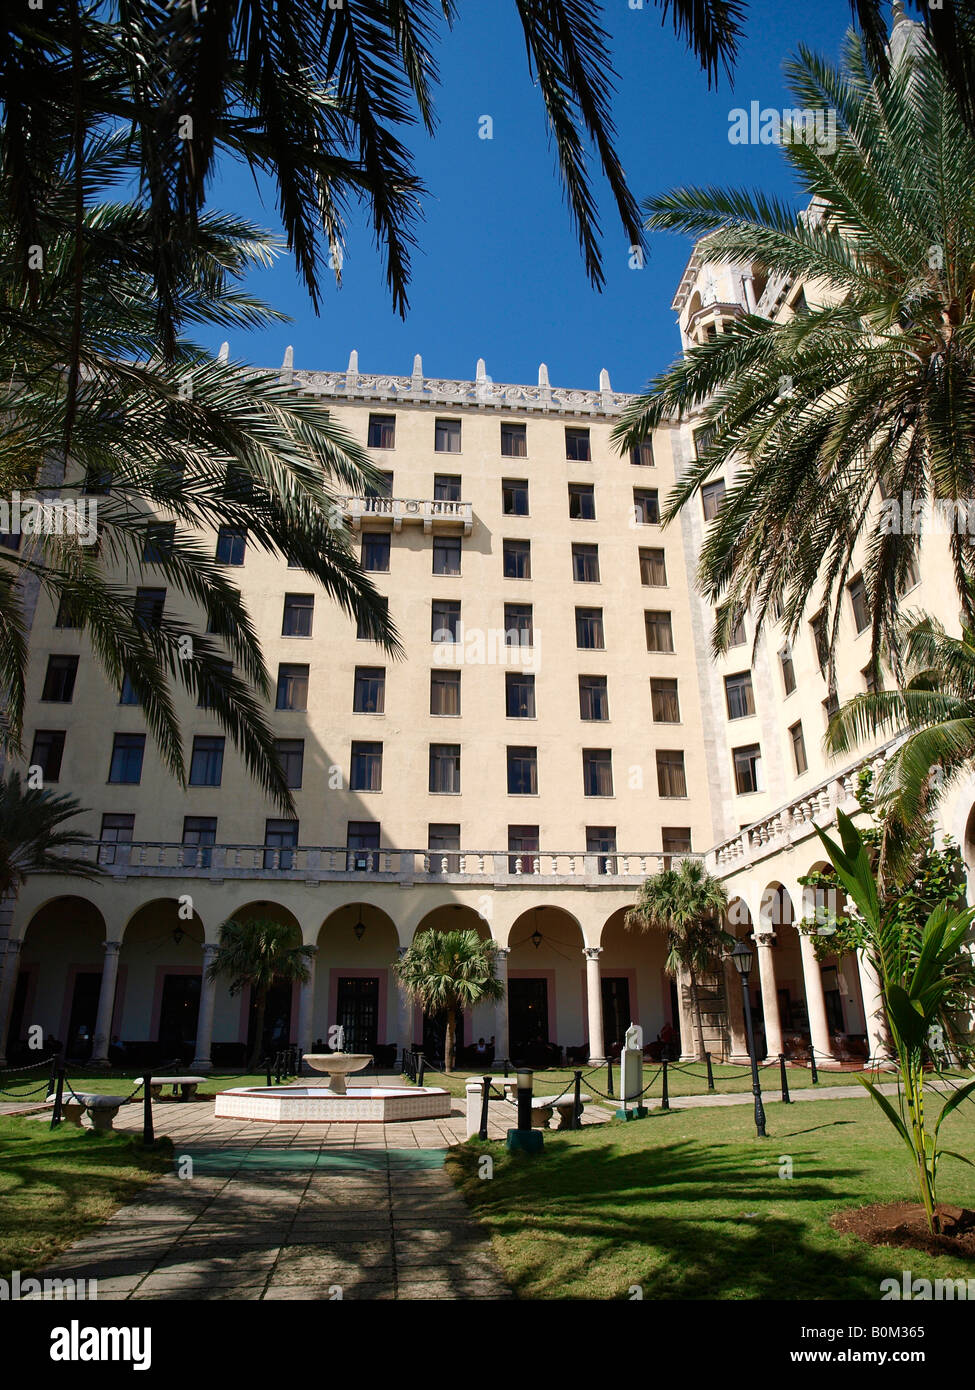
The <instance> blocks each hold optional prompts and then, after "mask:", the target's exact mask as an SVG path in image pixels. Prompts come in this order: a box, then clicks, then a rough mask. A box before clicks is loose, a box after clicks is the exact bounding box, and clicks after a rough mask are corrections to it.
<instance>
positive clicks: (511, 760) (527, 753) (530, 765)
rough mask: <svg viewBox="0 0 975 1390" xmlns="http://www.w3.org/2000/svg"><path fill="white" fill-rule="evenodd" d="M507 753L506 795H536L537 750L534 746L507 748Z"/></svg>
mask: <svg viewBox="0 0 975 1390" xmlns="http://www.w3.org/2000/svg"><path fill="white" fill-rule="evenodd" d="M507 754H508V795H509V796H537V794H538V750H537V749H536V748H509V749H508V750H507Z"/></svg>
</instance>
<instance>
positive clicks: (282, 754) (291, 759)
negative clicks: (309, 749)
mask: <svg viewBox="0 0 975 1390" xmlns="http://www.w3.org/2000/svg"><path fill="white" fill-rule="evenodd" d="M274 751H275V752H276V753H277V755H278V762H279V763H280V764H281V767H282V769H283V771H284V780H285V781H286V782H287V784H288V786H289V787H291V788H292V789H293V790H295V791H297V790H298V788H299V787H300V786H301V778H302V774H303V772H304V767H305V740H304V739H303V738H278V739H275V741H274Z"/></svg>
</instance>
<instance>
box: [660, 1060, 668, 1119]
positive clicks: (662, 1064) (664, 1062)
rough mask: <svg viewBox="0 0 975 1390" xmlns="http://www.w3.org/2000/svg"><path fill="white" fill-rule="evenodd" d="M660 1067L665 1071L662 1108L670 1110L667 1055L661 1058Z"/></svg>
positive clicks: (661, 1099) (661, 1098) (661, 1097)
mask: <svg viewBox="0 0 975 1390" xmlns="http://www.w3.org/2000/svg"><path fill="white" fill-rule="evenodd" d="M660 1069H661V1071H662V1073H663V1091H662V1093H661V1096H660V1108H661V1110H669V1109H670V1090H669V1089H668V1085H667V1058H666V1057H663V1058H661V1061H660Z"/></svg>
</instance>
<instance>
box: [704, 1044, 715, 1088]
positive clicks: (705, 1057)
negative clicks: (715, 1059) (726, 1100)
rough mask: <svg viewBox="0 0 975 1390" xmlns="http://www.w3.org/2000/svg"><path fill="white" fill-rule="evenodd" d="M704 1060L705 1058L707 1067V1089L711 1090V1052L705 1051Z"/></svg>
mask: <svg viewBox="0 0 975 1390" xmlns="http://www.w3.org/2000/svg"><path fill="white" fill-rule="evenodd" d="M704 1060H705V1062H706V1063H707V1068H708V1090H709V1091H713V1090H714V1069H713V1068H712V1066H711V1054H710V1052H705V1054H704Z"/></svg>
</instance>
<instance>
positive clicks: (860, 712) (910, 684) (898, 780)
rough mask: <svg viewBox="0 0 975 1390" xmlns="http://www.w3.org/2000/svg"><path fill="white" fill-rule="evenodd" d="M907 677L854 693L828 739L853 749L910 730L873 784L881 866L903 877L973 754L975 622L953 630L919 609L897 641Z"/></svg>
mask: <svg viewBox="0 0 975 1390" xmlns="http://www.w3.org/2000/svg"><path fill="white" fill-rule="evenodd" d="M898 646H899V655H900V660H901V663H902V668H903V683H902V684H901V685H900V687H898V688H896V689H893V690H876V691H872V692H870V693H869V694H863V695H856V696H854V697H853V699H851V700H848V701H847V702H846V703H845V704H844V705H843V707H842V708H841V709H840V710H839V711H838V712H837V713H836V714H835V715H834V716H833V718H832V719H831V720H830V724H829V728H828V729H827V732H826V746H827V748H828V750H829V751H830V752H831V753H835V754H841V753H849V752H851V751H852V750H853V749H855V748H856V747H858V746H859V745H861V744H864V743H868V742H872V741H874V740H875V739H876V738H877V736H878V735H887V736H891V735H893V734H895V733H898V732H900V731H901V730H904V729H906V730H908V731H909V732H908V736H907V738H906V740H905V741H904V742H903V743H902V744H901V745H900V746H899V747H898V748H896V749H895V750H894V752H893V754H892V755H891V757H890V758H889V759H888V760H887V761H886V762H885V764H884V767H883V770H882V772H881V774H880V777H879V779H878V782H877V785H876V786H875V787H874V788H873V795H874V799H875V804H876V806H877V811H878V814H879V816H880V818H881V822H882V830H883V834H882V838H881V845H880V863H879V866H878V867H879V871H880V873H881V875H882V877H883V878H884V879H885V880H888V879H889V880H892V881H894V882H897V881H898V879H900V878H903V877H904V876H905V874H906V873H907V871H908V870H909V869H910V866H911V863H912V862H913V858H914V855H915V853H916V852H917V849H918V847H919V846H920V845H921V844H923V843H924V842H926V841H927V840H928V839H929V837H930V821H931V817H932V815H933V813H934V811H935V810H936V808H937V806H938V804H939V803H940V802H941V801H942V799H943V798H944V795H945V793H946V791H947V789H948V788H949V787H950V786H951V785H952V784H953V783H954V782H956V781H957V779H958V778H959V777H960V776H962V775H964V774H966V773H968V772H969V771H970V770H971V768H972V765H973V762H975V629H973V628H972V627H971V626H970V625H969V624H968V623H967V622H965V621H964V620H963V621H962V628H961V636H960V637H953V636H951V634H950V633H948V632H946V631H945V629H944V627H942V625H941V623H940V622H938V621H937V619H935V618H932V617H930V616H928V615H927V614H921V615H915V616H914V617H913V619H911V620H909V621H907V622H905V623H904V625H903V627H902V629H901V637H900V641H899V643H898Z"/></svg>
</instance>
